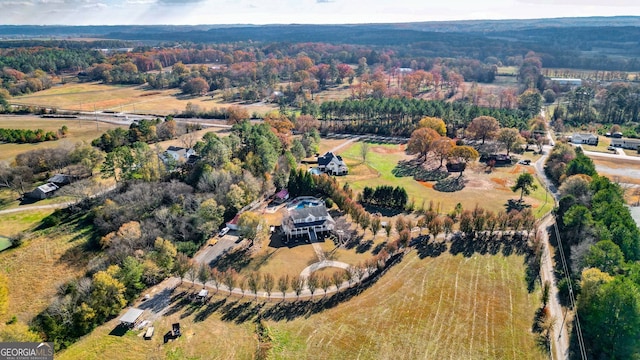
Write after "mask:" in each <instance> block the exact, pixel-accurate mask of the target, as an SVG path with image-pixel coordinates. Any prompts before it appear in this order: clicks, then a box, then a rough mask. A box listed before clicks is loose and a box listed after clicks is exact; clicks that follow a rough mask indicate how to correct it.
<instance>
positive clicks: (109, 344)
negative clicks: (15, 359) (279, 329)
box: [56, 301, 258, 360]
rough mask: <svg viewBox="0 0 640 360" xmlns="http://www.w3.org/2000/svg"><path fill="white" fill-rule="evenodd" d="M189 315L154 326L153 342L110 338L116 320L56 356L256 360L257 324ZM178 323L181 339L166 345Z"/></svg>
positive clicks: (138, 336)
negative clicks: (167, 335)
mask: <svg viewBox="0 0 640 360" xmlns="http://www.w3.org/2000/svg"><path fill="white" fill-rule="evenodd" d="M230 302H231V301H229V303H230ZM212 303H214V301H212ZM227 305H229V304H227ZM187 311H188V310H185V311H179V312H176V313H174V314H172V315H169V316H166V317H161V318H159V319H158V320H156V321H155V322H154V323H153V326H154V327H155V329H156V330H155V335H154V336H153V338H152V339H151V340H144V339H143V338H142V335H143V334H144V332H143V331H142V330H139V331H129V332H127V333H126V334H124V335H123V336H119V334H110V333H111V332H112V330H114V329H115V328H116V326H117V324H118V319H117V318H116V319H113V320H111V321H109V322H107V323H106V324H104V325H102V326H99V327H98V328H97V329H95V330H94V331H93V332H91V333H90V334H89V335H87V336H85V337H84V338H82V339H81V340H80V341H78V342H77V343H76V344H74V345H73V346H71V347H70V348H69V349H66V350H64V351H62V352H60V353H58V354H56V359H59V360H64V359H69V360H76V359H83V360H101V359H113V360H125V359H130V360H133V359H170V360H182V359H252V358H253V357H254V353H255V350H256V347H257V344H258V342H257V340H256V336H255V333H254V330H255V324H253V323H251V322H245V323H243V324H240V325H238V324H236V323H234V322H232V321H223V320H221V318H222V316H223V315H221V314H220V313H213V314H211V315H210V316H209V317H207V318H206V321H202V320H200V321H197V320H195V316H193V315H191V316H188V314H187ZM196 316H197V315H196ZM176 322H180V327H181V331H182V334H183V335H182V337H180V338H178V339H176V340H174V341H172V342H170V343H167V344H163V335H164V334H165V333H166V332H167V331H168V330H170V329H171V324H173V323H176ZM114 333H115V332H114Z"/></svg>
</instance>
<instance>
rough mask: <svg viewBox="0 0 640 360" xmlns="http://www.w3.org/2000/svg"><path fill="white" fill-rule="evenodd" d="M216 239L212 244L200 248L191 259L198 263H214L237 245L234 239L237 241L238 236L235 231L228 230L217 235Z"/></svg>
mask: <svg viewBox="0 0 640 360" xmlns="http://www.w3.org/2000/svg"><path fill="white" fill-rule="evenodd" d="M217 239H218V241H217V242H216V243H215V244H214V245H205V246H204V248H202V249H200V251H198V253H197V254H196V255H195V256H194V257H193V261H195V262H196V263H198V264H207V265H213V264H215V262H216V261H218V259H220V258H221V257H222V256H223V255H224V254H226V253H228V252H229V251H231V249H233V248H234V247H235V246H237V245H238V244H236V241H238V239H239V237H238V235H237V234H236V233H235V232H233V233H231V232H229V233H227V234H226V235H225V236H223V237H218V238H217Z"/></svg>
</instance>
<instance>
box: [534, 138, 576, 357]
mask: <svg viewBox="0 0 640 360" xmlns="http://www.w3.org/2000/svg"><path fill="white" fill-rule="evenodd" d="M547 137H548V138H549V144H550V145H547V146H544V147H543V155H542V156H541V157H540V159H538V161H536V162H535V164H534V167H535V169H536V173H537V176H538V178H539V179H540V181H541V182H542V184H543V185H544V186H545V187H546V188H547V189H548V190H549V192H551V194H552V195H553V198H554V200H555V201H556V202H557V201H558V196H559V195H558V190H557V189H556V187H555V186H554V185H553V184H552V183H551V181H550V180H549V179H548V178H547V175H545V173H544V163H545V162H546V161H547V158H548V157H549V153H550V152H551V150H552V149H553V145H554V144H553V140H552V139H551V134H550V133H547ZM554 223H555V218H554V217H553V216H552V215H548V216H546V217H545V218H544V219H543V220H542V222H541V223H540V227H541V228H542V229H543V230H544V231H542V236H543V243H544V248H543V254H542V259H541V260H540V277H541V279H542V282H543V283H544V282H546V281H549V282H550V283H551V289H550V290H551V291H550V294H549V311H550V313H551V317H554V318H556V324H555V326H554V329H553V334H552V336H551V341H552V348H553V359H556V360H564V359H568V358H569V336H568V331H567V327H566V322H563V321H562V319H563V316H564V314H563V312H562V306H561V305H560V300H559V298H558V287H557V282H556V278H555V273H554V264H553V253H552V252H551V245H550V244H549V233H548V232H547V229H548V228H549V227H550V226H551V225H553V224H554Z"/></svg>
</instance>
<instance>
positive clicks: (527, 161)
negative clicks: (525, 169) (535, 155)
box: [519, 159, 531, 165]
mask: <svg viewBox="0 0 640 360" xmlns="http://www.w3.org/2000/svg"><path fill="white" fill-rule="evenodd" d="M519 163H520V164H522V165H531V160H529V159H525V160H520V162H519Z"/></svg>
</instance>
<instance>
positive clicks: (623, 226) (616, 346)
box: [547, 144, 640, 358]
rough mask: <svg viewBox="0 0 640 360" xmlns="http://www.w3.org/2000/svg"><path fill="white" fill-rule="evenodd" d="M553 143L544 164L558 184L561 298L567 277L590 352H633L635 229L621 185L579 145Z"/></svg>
mask: <svg viewBox="0 0 640 360" xmlns="http://www.w3.org/2000/svg"><path fill="white" fill-rule="evenodd" d="M558 145H560V147H558ZM558 145H556V149H554V151H553V152H552V154H551V156H550V158H549V160H548V162H547V168H548V169H549V172H550V173H551V175H552V176H553V179H554V181H557V182H558V183H559V184H560V187H559V192H560V196H561V198H560V202H559V205H558V208H557V209H556V221H557V225H558V228H559V230H560V239H557V240H558V241H563V243H564V244H565V247H564V251H565V257H566V259H567V262H568V265H569V271H570V273H569V274H566V273H565V272H564V271H563V270H559V271H560V273H561V274H562V275H564V276H565V278H563V279H562V280H560V282H559V284H558V285H559V288H560V294H561V296H562V300H564V301H565V302H567V298H568V297H569V294H568V291H569V290H568V283H567V278H566V277H568V278H571V279H572V280H573V281H574V285H577V286H574V287H573V289H574V291H576V293H577V303H576V309H574V310H575V311H576V314H577V316H578V317H579V319H580V326H581V329H582V336H583V338H584V345H585V348H586V351H587V356H588V357H589V358H633V357H634V356H637V355H638V354H640V347H639V346H638V341H637V339H638V336H639V335H640V330H638V329H639V327H638V326H639V325H640V277H638V274H640V271H639V269H640V263H639V262H638V261H639V260H640V230H638V227H637V225H636V223H635V221H634V220H633V218H632V217H631V214H630V212H629V209H628V208H627V207H626V206H625V205H624V204H625V200H624V194H623V190H622V188H621V187H620V186H619V185H618V184H616V183H613V182H611V181H610V180H609V179H607V178H606V177H603V176H599V175H597V173H596V171H595V166H594V165H593V162H592V161H591V160H590V159H589V158H588V157H586V156H585V155H584V154H582V152H581V151H576V152H573V151H572V150H571V149H569V148H568V146H563V145H562V144H558ZM561 158H564V159H565V160H561ZM567 160H568V163H565V164H562V163H561V162H560V161H567ZM558 174H560V176H558ZM573 329H574V334H573V336H572V343H571V351H572V353H574V354H576V353H577V352H578V348H577V346H578V344H577V338H576V336H577V334H575V331H576V327H575V326H574V327H573Z"/></svg>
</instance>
